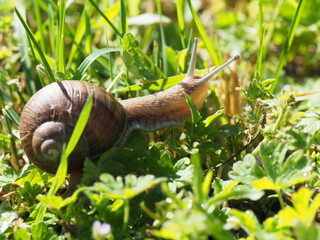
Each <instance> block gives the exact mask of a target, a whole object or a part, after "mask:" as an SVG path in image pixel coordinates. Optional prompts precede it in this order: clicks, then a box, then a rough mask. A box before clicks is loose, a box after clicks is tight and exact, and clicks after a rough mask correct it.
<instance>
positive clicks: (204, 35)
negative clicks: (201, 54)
mask: <svg viewBox="0 0 320 240" xmlns="http://www.w3.org/2000/svg"><path fill="white" fill-rule="evenodd" d="M187 2H188V5H189V9H190V11H191V14H192V17H193V19H194V23H195V25H196V27H197V29H198V32H199V34H200V36H201V39H202V40H203V42H204V45H205V46H206V48H207V50H208V52H209V54H210V57H211V59H212V61H213V63H214V64H215V65H216V66H220V65H221V63H222V60H221V59H220V58H219V55H218V54H217V53H218V48H214V47H213V45H212V43H211V42H210V40H209V37H208V35H207V33H206V31H205V29H204V27H203V26H202V23H201V21H200V19H199V17H198V14H197V13H196V11H195V10H194V8H193V6H192V3H191V0H187Z"/></svg>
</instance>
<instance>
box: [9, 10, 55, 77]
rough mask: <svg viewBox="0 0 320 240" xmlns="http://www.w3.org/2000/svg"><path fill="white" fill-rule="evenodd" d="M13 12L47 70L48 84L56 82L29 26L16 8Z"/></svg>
mask: <svg viewBox="0 0 320 240" xmlns="http://www.w3.org/2000/svg"><path fill="white" fill-rule="evenodd" d="M14 11H15V13H16V14H17V16H18V18H19V20H20V22H21V23H22V25H23V27H24V29H25V30H26V32H27V35H28V37H29V39H30V40H31V42H32V44H33V45H34V47H35V48H36V50H37V52H38V53H39V55H40V58H41V61H42V64H43V65H44V67H45V68H46V70H47V72H48V80H49V82H50V83H52V82H55V81H56V80H55V77H54V75H53V73H52V70H51V68H50V65H49V63H48V61H47V58H46V56H45V55H44V53H43V52H42V50H41V48H40V46H39V44H38V42H37V41H36V39H35V37H34V35H33V33H32V31H31V29H30V28H29V26H28V24H27V23H26V21H25V20H24V19H23V17H22V15H21V13H20V12H19V10H18V9H17V8H14Z"/></svg>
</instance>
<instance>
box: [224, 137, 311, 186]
mask: <svg viewBox="0 0 320 240" xmlns="http://www.w3.org/2000/svg"><path fill="white" fill-rule="evenodd" d="M287 150H288V146H287V144H284V143H280V142H278V141H270V142H269V143H262V144H261V146H260V158H261V162H262V166H261V165H259V164H258V163H257V160H256V158H255V157H254V156H253V155H251V154H248V155H246V156H245V157H244V159H243V161H240V162H237V163H235V164H234V165H233V171H232V172H230V174H229V176H230V177H231V178H233V179H235V180H238V181H241V182H243V183H246V184H252V185H253V186H254V187H256V188H258V189H260V190H266V189H270V190H276V191H277V190H279V189H281V188H285V187H289V186H292V185H295V184H297V183H301V182H304V181H307V180H310V179H312V178H313V175H311V174H310V173H309V172H310V170H311V169H310V168H311V166H310V164H309V159H308V158H307V156H306V155H304V154H303V152H302V151H296V152H294V153H292V154H291V155H290V156H289V157H287V158H286V153H287Z"/></svg>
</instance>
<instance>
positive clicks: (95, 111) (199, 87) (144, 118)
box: [19, 39, 239, 173]
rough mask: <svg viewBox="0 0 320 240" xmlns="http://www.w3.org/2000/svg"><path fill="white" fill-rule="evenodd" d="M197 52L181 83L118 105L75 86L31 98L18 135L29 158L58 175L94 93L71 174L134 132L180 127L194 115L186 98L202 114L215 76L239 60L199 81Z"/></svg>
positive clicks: (65, 84) (59, 85)
mask: <svg viewBox="0 0 320 240" xmlns="http://www.w3.org/2000/svg"><path fill="white" fill-rule="evenodd" d="M196 50H197V39H195V42H194V47H193V51H192V54H191V60H190V66H189V70H188V73H187V75H186V77H185V78H184V80H183V81H181V82H180V83H178V84H177V85H175V86H173V87H171V88H169V89H167V90H165V91H162V92H159V93H156V94H152V95H148V96H144V97H137V98H132V99H128V100H123V101H119V102H118V101H117V100H115V99H114V98H113V97H112V96H111V95H110V94H109V93H107V92H106V91H105V90H103V89H101V88H99V87H97V86H95V85H93V84H90V83H87V82H82V81H73V80H72V81H70V80H68V81H62V82H56V83H52V84H50V85H48V86H46V87H44V88H42V89H41V90H39V91H38V92H37V93H36V94H35V95H34V96H32V97H31V98H30V100H29V102H28V103H27V104H26V106H25V107H24V109H23V112H22V114H21V118H20V126H19V132H20V138H21V142H22V146H23V148H24V150H25V152H26V155H27V156H28V158H29V159H30V161H31V162H33V163H34V164H35V165H36V166H38V167H39V168H41V169H43V170H44V171H47V172H50V173H55V172H56V170H57V168H58V166H59V163H60V157H61V151H62V149H63V145H64V144H67V143H68V141H69V139H70V137H71V134H72V131H73V128H74V126H75V124H76V122H77V120H78V117H79V115H80V113H81V110H82V108H83V106H84V104H85V102H86V100H87V99H88V97H89V96H90V95H91V94H92V93H93V107H92V110H91V115H90V118H89V120H88V123H87V125H86V128H85V130H84V133H83V134H82V136H81V139H80V140H79V142H78V145H77V146H76V148H75V150H74V151H73V152H72V154H71V156H70V157H69V160H68V161H69V163H68V172H69V173H73V172H78V171H79V170H81V169H82V165H83V161H84V159H85V158H86V157H88V158H91V159H96V158H98V157H99V156H100V155H101V154H102V153H103V152H105V151H107V150H108V149H110V148H111V147H112V146H116V145H117V144H122V143H123V142H124V139H125V137H126V136H127V135H128V134H129V133H130V131H132V130H133V129H141V130H144V131H154V130H158V129H162V128H167V127H174V126H178V125H180V124H182V123H183V122H184V121H185V120H187V119H188V118H189V117H190V114H191V113H190V109H189V106H188V104H187V102H186V100H185V95H184V93H187V94H188V95H189V96H190V97H191V98H192V100H193V102H194V103H195V105H196V106H197V107H198V108H200V107H201V105H202V103H203V102H204V100H205V98H206V95H207V90H208V88H209V86H210V84H209V80H210V79H211V78H212V76H213V75H215V74H216V73H218V72H219V71H221V70H222V69H224V68H225V67H226V66H228V65H229V64H230V63H231V62H233V61H234V60H236V59H238V58H239V56H235V57H234V58H232V59H230V60H228V61H227V62H226V63H224V64H223V65H221V66H220V67H218V68H216V69H214V70H213V71H212V72H210V73H209V74H207V75H206V76H204V77H201V76H197V75H195V62H196ZM47 127H48V128H47Z"/></svg>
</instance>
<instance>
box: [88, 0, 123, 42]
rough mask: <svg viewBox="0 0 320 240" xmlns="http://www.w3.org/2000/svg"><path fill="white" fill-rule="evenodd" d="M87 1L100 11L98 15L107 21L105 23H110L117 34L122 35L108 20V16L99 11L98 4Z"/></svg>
mask: <svg viewBox="0 0 320 240" xmlns="http://www.w3.org/2000/svg"><path fill="white" fill-rule="evenodd" d="M89 2H90V3H91V4H92V6H93V7H94V8H95V9H96V10H97V11H98V12H99V13H100V15H101V16H102V17H103V18H104V20H106V21H107V23H108V24H109V25H110V27H111V28H112V29H113V31H114V32H115V33H116V34H117V35H118V36H119V37H121V38H122V37H123V36H122V34H121V33H120V32H119V30H118V29H117V28H116V27H115V26H114V25H113V23H112V22H111V21H110V20H109V18H108V17H107V16H106V15H105V14H104V13H103V12H102V11H101V9H100V8H99V7H98V5H97V4H96V3H95V2H94V1H93V0H89Z"/></svg>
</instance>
